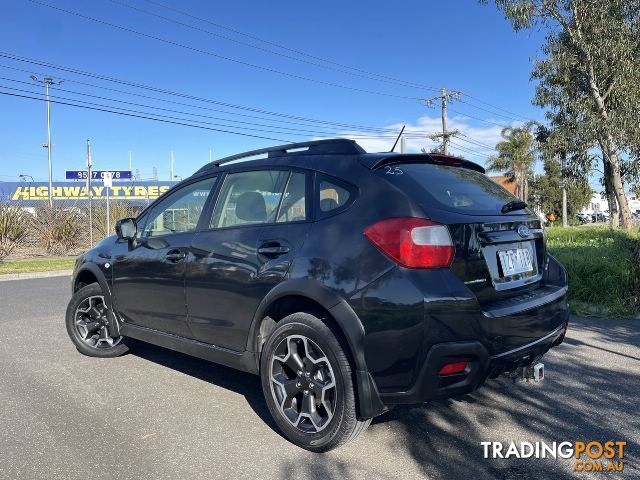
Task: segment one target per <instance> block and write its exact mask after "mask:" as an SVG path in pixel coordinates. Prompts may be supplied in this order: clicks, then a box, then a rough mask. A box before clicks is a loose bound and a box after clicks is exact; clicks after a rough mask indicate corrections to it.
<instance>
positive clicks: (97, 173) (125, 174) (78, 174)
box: [65, 170, 131, 180]
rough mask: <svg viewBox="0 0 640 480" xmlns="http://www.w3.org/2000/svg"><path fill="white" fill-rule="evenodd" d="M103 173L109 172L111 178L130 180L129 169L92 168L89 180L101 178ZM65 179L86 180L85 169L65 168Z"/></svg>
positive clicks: (103, 175)
mask: <svg viewBox="0 0 640 480" xmlns="http://www.w3.org/2000/svg"><path fill="white" fill-rule="evenodd" d="M105 173H110V174H111V178H112V179H113V180H131V170H92V171H91V180H102V179H104V177H105ZM65 178H66V179H67V180H86V179H87V171H86V170H67V171H66V177H65Z"/></svg>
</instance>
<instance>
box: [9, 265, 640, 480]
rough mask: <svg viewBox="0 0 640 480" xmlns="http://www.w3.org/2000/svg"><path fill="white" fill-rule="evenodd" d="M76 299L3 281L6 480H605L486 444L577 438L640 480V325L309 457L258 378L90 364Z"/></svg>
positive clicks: (64, 282) (592, 331)
mask: <svg viewBox="0 0 640 480" xmlns="http://www.w3.org/2000/svg"><path fill="white" fill-rule="evenodd" d="M68 299H69V279H68V278H67V277H60V278H43V279H34V280H17V281H7V282H0V405H1V406H2V407H1V408H2V410H1V413H2V414H1V416H0V478H9V479H14V478H15V479H17V478H23V479H36V478H42V479H65V480H69V479H82V480H85V479H89V478H90V479H113V478H118V479H154V480H156V479H165V478H166V479H169V478H171V479H200V478H202V479H213V478H224V479H227V478H259V479H263V478H264V479H266V478H269V479H277V478H283V479H289V478H291V479H294V478H295V479H302V478H314V479H316V478H317V479H333V478H335V479H360V478H371V479H377V478H404V479H407V478H465V479H471V478H490V477H493V478H502V479H522V478H570V477H572V476H580V477H582V478H592V477H593V478H595V475H593V474H591V475H588V474H584V473H583V474H581V475H578V473H577V472H574V471H573V470H572V469H573V464H574V462H573V461H572V460H560V459H559V460H553V459H551V460H549V459H547V460H535V459H527V460H524V459H509V460H506V459H502V460H501V459H496V460H494V459H485V458H483V451H482V448H481V445H480V442H482V441H502V442H510V441H515V442H520V441H529V442H535V441H545V442H547V443H551V442H553V441H558V442H560V441H576V440H625V441H627V442H628V444H629V445H628V446H627V449H626V450H625V458H624V461H625V471H624V474H623V475H616V477H615V478H634V477H635V478H640V455H638V442H639V440H640V438H639V432H640V414H639V413H640V407H639V404H640V403H639V400H640V395H639V391H640V322H638V321H605V320H594V319H582V318H572V321H571V324H570V329H569V332H568V335H567V338H566V340H565V343H564V344H563V345H561V346H560V347H558V348H556V349H554V350H553V351H552V352H550V353H549V354H548V355H547V356H546V357H545V366H546V376H547V377H546V379H545V380H544V381H543V383H542V384H536V385H534V384H525V383H517V384H513V383H511V382H510V381H509V380H506V379H504V380H495V381H491V382H490V383H488V384H487V385H486V386H485V387H484V388H483V389H481V390H479V391H478V392H476V393H474V394H472V395H467V396H464V397H461V398H458V399H454V400H447V401H439V402H431V403H428V404H425V405H420V406H415V407H398V408H396V409H395V410H393V411H392V412H389V413H387V414H385V415H383V416H381V417H378V418H377V419H375V420H374V423H373V424H372V426H371V427H370V428H369V430H368V431H367V432H365V434H364V435H362V436H361V437H359V438H358V439H357V440H356V441H355V442H353V443H351V444H348V445H347V446H345V447H343V448H341V449H339V450H337V451H334V452H330V453H328V454H312V453H309V452H306V451H304V450H301V449H299V448H297V447H295V446H294V445H292V444H290V443H288V442H287V441H286V440H284V439H283V438H282V437H281V436H280V435H279V434H278V433H277V431H276V430H275V425H274V422H273V421H272V420H271V419H270V418H269V414H268V411H267V408H266V406H265V403H264V401H263V398H262V392H261V389H260V385H259V382H258V378H257V377H255V376H252V375H249V374H245V373H240V372H237V371H234V370H231V369H228V368H225V367H221V366H216V365H214V364H211V363H208V362H206V361H203V360H198V359H194V358H191V357H188V356H185V355H182V354H179V353H174V352H171V351H168V350H164V349H162V348H159V347H154V346H151V345H141V346H139V347H138V348H136V349H135V350H134V351H133V353H131V354H128V355H125V356H123V357H120V358H117V359H104V360H102V359H95V358H88V357H84V356H82V355H80V354H79V353H78V352H77V351H76V350H75V348H74V347H73V346H72V344H71V342H70V341H69V340H68V338H67V335H66V332H65V328H64V323H63V316H64V311H65V308H66V304H67V301H68ZM612 478H613V477H612Z"/></svg>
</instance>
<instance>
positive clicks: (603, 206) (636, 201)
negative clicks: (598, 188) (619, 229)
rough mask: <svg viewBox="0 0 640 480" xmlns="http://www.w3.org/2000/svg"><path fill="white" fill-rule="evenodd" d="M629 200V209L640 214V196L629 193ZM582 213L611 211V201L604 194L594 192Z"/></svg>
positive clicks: (590, 213)
mask: <svg viewBox="0 0 640 480" xmlns="http://www.w3.org/2000/svg"><path fill="white" fill-rule="evenodd" d="M627 202H629V209H630V210H631V212H632V213H639V214H640V198H639V197H638V196H637V195H636V194H635V193H631V192H628V193H627ZM580 213H584V214H586V215H592V214H594V213H609V203H608V202H607V199H606V198H605V197H604V195H601V194H600V193H594V194H593V195H592V197H591V200H590V201H589V205H587V206H586V208H584V209H583V210H582V212H580Z"/></svg>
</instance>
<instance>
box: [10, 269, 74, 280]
mask: <svg viewBox="0 0 640 480" xmlns="http://www.w3.org/2000/svg"><path fill="white" fill-rule="evenodd" d="M72 273H73V270H50V271H48V272H24V273H6V274H0V282H7V281H9V280H31V279H32V278H49V277H70V276H71V274H72Z"/></svg>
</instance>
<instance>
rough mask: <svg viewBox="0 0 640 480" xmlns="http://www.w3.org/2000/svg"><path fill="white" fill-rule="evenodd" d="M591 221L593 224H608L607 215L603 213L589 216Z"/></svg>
mask: <svg viewBox="0 0 640 480" xmlns="http://www.w3.org/2000/svg"><path fill="white" fill-rule="evenodd" d="M591 221H592V222H593V223H598V222H608V221H609V214H608V213H605V212H596V213H594V214H592V215H591Z"/></svg>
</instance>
